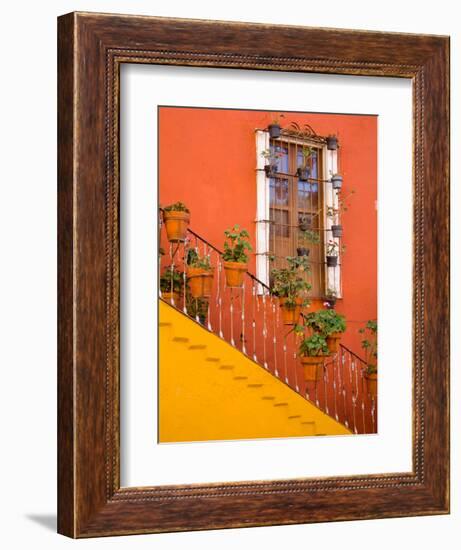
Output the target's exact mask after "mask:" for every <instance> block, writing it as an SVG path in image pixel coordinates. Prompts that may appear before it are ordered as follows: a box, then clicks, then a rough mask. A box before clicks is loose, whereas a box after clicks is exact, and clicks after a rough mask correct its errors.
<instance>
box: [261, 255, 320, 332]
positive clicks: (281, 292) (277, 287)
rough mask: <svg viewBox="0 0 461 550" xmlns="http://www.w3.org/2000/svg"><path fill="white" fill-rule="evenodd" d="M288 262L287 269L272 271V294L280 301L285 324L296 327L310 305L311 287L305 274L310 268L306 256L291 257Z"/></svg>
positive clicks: (287, 259)
mask: <svg viewBox="0 0 461 550" xmlns="http://www.w3.org/2000/svg"><path fill="white" fill-rule="evenodd" d="M286 261H287V264H288V266H287V267H283V268H280V269H273V270H272V271H271V280H272V286H271V294H272V295H273V296H277V297H278V299H279V302H280V308H281V312H282V320H283V324H284V325H296V324H297V322H298V319H299V317H300V315H301V311H302V308H303V307H307V306H308V305H309V300H308V293H309V290H310V289H311V285H310V283H308V282H307V281H306V278H305V273H306V272H307V271H309V269H310V267H309V263H308V260H307V257H306V256H301V257H298V258H295V257H291V256H289V257H287V258H286Z"/></svg>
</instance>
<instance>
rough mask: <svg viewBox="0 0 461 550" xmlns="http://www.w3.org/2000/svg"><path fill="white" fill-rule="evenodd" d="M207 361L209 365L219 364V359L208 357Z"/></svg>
mask: <svg viewBox="0 0 461 550" xmlns="http://www.w3.org/2000/svg"><path fill="white" fill-rule="evenodd" d="M205 361H208V362H209V363H218V362H219V357H207V358H206V359H205Z"/></svg>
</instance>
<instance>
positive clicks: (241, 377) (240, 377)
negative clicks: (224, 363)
mask: <svg viewBox="0 0 461 550" xmlns="http://www.w3.org/2000/svg"><path fill="white" fill-rule="evenodd" d="M234 380H248V376H234Z"/></svg>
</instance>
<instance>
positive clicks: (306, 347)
mask: <svg viewBox="0 0 461 550" xmlns="http://www.w3.org/2000/svg"><path fill="white" fill-rule="evenodd" d="M298 352H299V356H300V358H301V365H302V366H303V370H304V380H306V382H316V381H317V380H319V379H320V378H321V376H322V366H323V362H324V361H325V356H327V355H328V346H327V342H326V340H325V338H324V337H323V336H322V335H321V334H317V333H314V334H311V335H310V336H308V337H307V338H303V339H302V340H301V343H300V345H299V350H298Z"/></svg>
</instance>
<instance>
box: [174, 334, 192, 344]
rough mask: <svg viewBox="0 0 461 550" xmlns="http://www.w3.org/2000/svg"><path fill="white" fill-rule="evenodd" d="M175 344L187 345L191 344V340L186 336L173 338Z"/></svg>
mask: <svg viewBox="0 0 461 550" xmlns="http://www.w3.org/2000/svg"><path fill="white" fill-rule="evenodd" d="M173 342H182V343H186V342H189V338H187V337H186V336H173Z"/></svg>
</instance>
